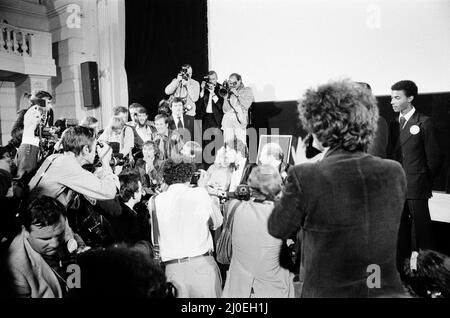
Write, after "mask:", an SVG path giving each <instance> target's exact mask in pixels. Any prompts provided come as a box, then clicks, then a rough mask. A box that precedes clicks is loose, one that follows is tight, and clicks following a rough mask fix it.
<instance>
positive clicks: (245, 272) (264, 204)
mask: <svg viewBox="0 0 450 318" xmlns="http://www.w3.org/2000/svg"><path fill="white" fill-rule="evenodd" d="M281 183H282V181H281V176H280V174H279V173H278V171H277V169H276V168H274V167H272V166H269V165H262V166H258V167H256V168H254V169H253V170H252V172H251V174H250V177H249V180H248V186H249V194H250V198H246V199H248V200H247V201H245V200H244V201H238V200H232V201H230V205H229V206H228V211H226V218H229V217H230V216H229V215H230V211H231V209H233V208H234V209H235V211H234V217H233V216H231V217H233V218H234V219H233V221H232V224H233V225H232V234H231V237H232V242H233V243H232V257H231V263H230V269H229V271H228V274H227V280H226V282H225V287H224V290H223V293H222V297H223V298H236V297H237V298H248V297H250V298H266V297H271V298H273V297H275V298H292V297H294V286H293V274H291V273H290V272H289V271H288V270H287V269H285V268H282V267H281V265H280V252H281V248H282V244H283V241H282V240H280V239H277V238H275V237H273V236H272V235H270V234H269V232H268V228H267V221H268V219H269V216H270V214H271V213H272V209H273V201H274V200H275V197H276V196H277V195H278V194H279V193H280V191H281ZM239 192H240V193H242V192H243V191H239ZM239 197H241V196H240V195H239ZM236 205H237V206H236ZM225 222H226V221H224V223H225Z"/></svg>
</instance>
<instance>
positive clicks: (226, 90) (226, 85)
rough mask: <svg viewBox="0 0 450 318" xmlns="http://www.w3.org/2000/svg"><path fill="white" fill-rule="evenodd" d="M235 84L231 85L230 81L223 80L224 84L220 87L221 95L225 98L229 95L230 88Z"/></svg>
mask: <svg viewBox="0 0 450 318" xmlns="http://www.w3.org/2000/svg"><path fill="white" fill-rule="evenodd" d="M233 87H234V86H232V85H230V83H229V82H228V81H225V82H223V84H222V85H221V86H220V88H219V96H220V97H222V98H225V97H226V96H227V95H229V94H230V90H231V89H232V88H233Z"/></svg>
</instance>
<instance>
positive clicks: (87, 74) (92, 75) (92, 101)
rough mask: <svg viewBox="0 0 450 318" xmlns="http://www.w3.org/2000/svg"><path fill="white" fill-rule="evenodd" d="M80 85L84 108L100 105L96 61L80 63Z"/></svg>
mask: <svg viewBox="0 0 450 318" xmlns="http://www.w3.org/2000/svg"><path fill="white" fill-rule="evenodd" d="M81 86H82V89H83V102H84V107H86V108H96V107H98V106H100V96H99V87H98V68H97V63H96V62H91V61H89V62H83V63H81Z"/></svg>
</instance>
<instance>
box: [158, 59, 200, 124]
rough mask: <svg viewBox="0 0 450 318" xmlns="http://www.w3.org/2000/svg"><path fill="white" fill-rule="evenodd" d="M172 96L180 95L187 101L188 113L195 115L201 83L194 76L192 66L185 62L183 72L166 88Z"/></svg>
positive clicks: (167, 92) (166, 91)
mask: <svg viewBox="0 0 450 318" xmlns="http://www.w3.org/2000/svg"><path fill="white" fill-rule="evenodd" d="M164 91H165V93H166V94H167V95H171V97H180V98H182V99H183V100H185V102H186V109H187V110H188V111H187V112H186V115H189V116H195V102H196V101H198V97H199V94H200V84H199V83H198V82H197V81H196V80H194V79H193V78H192V66H190V65H189V64H184V65H183V66H182V67H181V72H180V73H179V74H178V75H177V77H176V78H174V79H173V80H172V82H170V84H169V85H167V86H166V89H165V90H164Z"/></svg>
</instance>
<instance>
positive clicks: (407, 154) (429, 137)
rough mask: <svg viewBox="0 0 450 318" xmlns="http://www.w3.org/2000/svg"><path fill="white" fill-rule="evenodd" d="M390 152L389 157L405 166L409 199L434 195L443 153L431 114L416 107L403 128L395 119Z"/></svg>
mask: <svg viewBox="0 0 450 318" xmlns="http://www.w3.org/2000/svg"><path fill="white" fill-rule="evenodd" d="M411 127H413V128H411ZM415 132H417V133H415ZM414 133H415V134H414ZM387 155H388V158H389V159H393V160H396V161H398V162H400V163H401V164H402V165H403V169H404V170H405V172H406V180H407V182H408V193H407V198H408V199H428V198H430V197H431V190H432V187H433V179H434V177H435V176H436V174H437V173H438V172H439V169H440V165H441V156H440V152H439V145H438V143H437V140H436V135H435V130H434V127H433V122H432V120H431V118H430V117H427V116H425V115H423V114H421V113H418V112H417V110H416V111H415V112H414V114H413V115H412V117H411V118H410V119H409V120H408V121H407V122H406V125H405V128H403V129H402V130H401V131H400V124H399V122H398V119H395V120H393V121H392V122H391V123H390V125H389V143H388V154H387Z"/></svg>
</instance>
